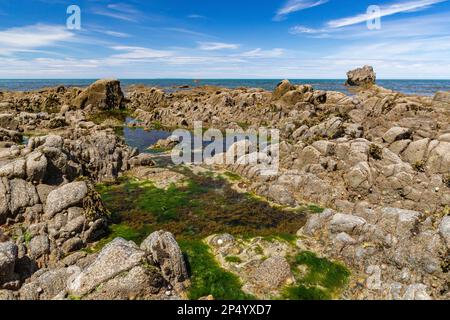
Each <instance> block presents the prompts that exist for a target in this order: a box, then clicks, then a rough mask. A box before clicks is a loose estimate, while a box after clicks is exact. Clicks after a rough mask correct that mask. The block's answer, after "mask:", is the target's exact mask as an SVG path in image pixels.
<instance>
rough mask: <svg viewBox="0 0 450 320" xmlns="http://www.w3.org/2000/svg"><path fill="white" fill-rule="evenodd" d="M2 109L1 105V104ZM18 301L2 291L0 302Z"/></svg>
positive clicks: (10, 294)
mask: <svg viewBox="0 0 450 320" xmlns="http://www.w3.org/2000/svg"><path fill="white" fill-rule="evenodd" d="M0 108H1V103H0ZM15 300H17V299H16V297H15V296H14V293H13V292H12V291H10V290H0V301H15Z"/></svg>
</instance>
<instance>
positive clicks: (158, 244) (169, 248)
mask: <svg viewBox="0 0 450 320" xmlns="http://www.w3.org/2000/svg"><path fill="white" fill-rule="evenodd" d="M141 249H142V250H145V251H148V252H150V253H151V255H152V258H153V261H154V262H155V263H156V264H157V265H159V266H160V267H161V270H162V273H163V275H164V277H165V278H166V279H167V280H168V281H171V282H174V281H175V282H183V281H185V280H187V279H188V273H187V268H186V264H185V262H184V258H183V253H182V252H181V249H180V247H179V246H178V243H177V242H176V240H175V238H174V237H173V235H172V234H171V233H170V232H165V231H157V232H154V233H152V234H151V235H150V236H149V237H148V238H147V239H145V240H144V241H143V242H142V244H141Z"/></svg>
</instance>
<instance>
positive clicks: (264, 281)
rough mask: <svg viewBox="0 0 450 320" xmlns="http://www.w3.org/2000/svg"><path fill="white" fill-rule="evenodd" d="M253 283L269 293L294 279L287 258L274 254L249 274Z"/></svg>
mask: <svg viewBox="0 0 450 320" xmlns="http://www.w3.org/2000/svg"><path fill="white" fill-rule="evenodd" d="M249 280H250V282H251V283H252V285H253V286H254V287H255V289H257V290H258V291H260V292H263V293H266V294H269V293H270V292H273V291H275V290H277V289H279V288H281V287H283V286H285V285H287V284H289V283H292V281H293V275H292V272H291V267H290V265H289V263H288V262H287V260H286V258H284V257H282V256H274V257H271V258H268V259H266V260H264V261H263V262H262V263H261V264H260V265H259V266H258V267H257V268H256V269H255V270H253V272H252V273H251V274H250V276H249Z"/></svg>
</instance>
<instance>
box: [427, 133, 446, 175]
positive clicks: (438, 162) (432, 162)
mask: <svg viewBox="0 0 450 320" xmlns="http://www.w3.org/2000/svg"><path fill="white" fill-rule="evenodd" d="M433 141H435V140H433ZM426 166H427V169H428V170H429V171H430V172H431V173H442V174H448V173H450V142H439V144H438V145H437V146H436V147H434V148H433V150H431V152H430V154H429V156H428V161H427V164H426Z"/></svg>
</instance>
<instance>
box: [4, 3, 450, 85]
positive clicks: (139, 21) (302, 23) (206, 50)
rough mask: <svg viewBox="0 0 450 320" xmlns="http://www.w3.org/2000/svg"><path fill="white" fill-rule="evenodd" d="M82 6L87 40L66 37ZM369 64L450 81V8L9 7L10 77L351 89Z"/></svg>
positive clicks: (391, 74) (390, 74)
mask: <svg viewBox="0 0 450 320" xmlns="http://www.w3.org/2000/svg"><path fill="white" fill-rule="evenodd" d="M72 4H75V5H78V6H79V7H80V8H81V30H69V29H67V27H66V20H67V18H68V16H69V15H68V14H67V13H66V9H67V7H68V6H69V5H72ZM370 5H378V6H379V8H380V14H381V16H382V17H381V28H380V29H377V30H370V29H369V28H368V27H367V23H366V21H367V8H368V7H369V6H370ZM364 64H370V65H373V66H374V67H375V69H376V72H377V74H378V77H379V78H384V79H401V78H405V79H408V78H409V79H450V0H358V1H355V0H351V1H350V0H280V1H268V0H227V1H219V0H191V1H188V0H183V1H180V0H146V1H144V0H141V1H139V0H130V1H125V0H118V1H107V0H84V1H75V0H70V1H65V0H14V1H11V0H0V65H1V68H0V78H101V77H115V78H277V79H278V78H343V77H345V72H346V71H347V70H349V69H351V68H354V67H357V66H360V65H364Z"/></svg>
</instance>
